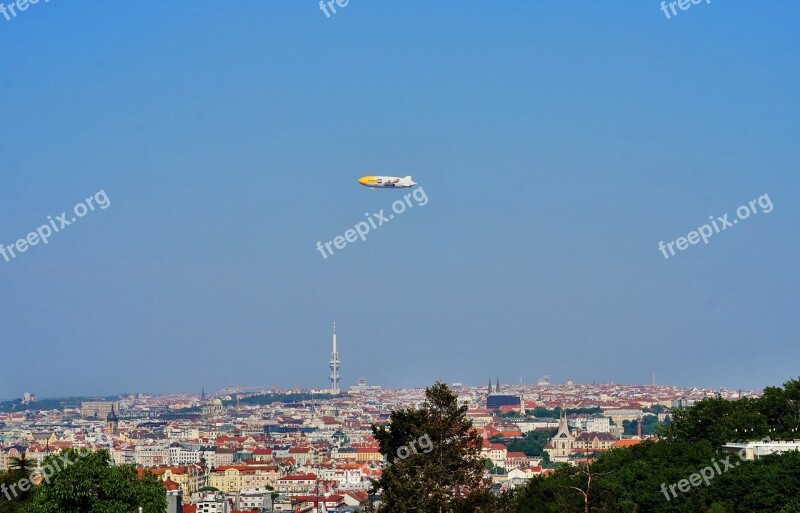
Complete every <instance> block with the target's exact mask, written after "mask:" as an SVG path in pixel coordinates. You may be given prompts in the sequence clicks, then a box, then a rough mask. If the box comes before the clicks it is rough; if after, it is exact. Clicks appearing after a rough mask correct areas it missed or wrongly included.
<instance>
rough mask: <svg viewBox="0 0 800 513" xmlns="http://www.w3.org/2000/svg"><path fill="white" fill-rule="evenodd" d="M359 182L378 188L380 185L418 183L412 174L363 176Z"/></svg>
mask: <svg viewBox="0 0 800 513" xmlns="http://www.w3.org/2000/svg"><path fill="white" fill-rule="evenodd" d="M358 183H360V184H361V185H364V186H366V187H371V188H373V189H377V188H379V187H414V186H415V185H417V183H416V182H415V181H413V180H412V179H411V176H406V177H404V178H399V177H397V176H362V177H361V178H359V179H358Z"/></svg>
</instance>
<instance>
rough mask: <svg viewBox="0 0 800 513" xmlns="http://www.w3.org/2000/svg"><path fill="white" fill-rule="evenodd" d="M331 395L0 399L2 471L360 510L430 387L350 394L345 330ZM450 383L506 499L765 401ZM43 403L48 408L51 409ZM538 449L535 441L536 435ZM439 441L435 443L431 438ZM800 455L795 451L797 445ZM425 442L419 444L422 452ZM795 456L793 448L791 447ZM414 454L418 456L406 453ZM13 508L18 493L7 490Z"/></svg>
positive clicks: (272, 391) (371, 387) (216, 512)
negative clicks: (391, 444)
mask: <svg viewBox="0 0 800 513" xmlns="http://www.w3.org/2000/svg"><path fill="white" fill-rule="evenodd" d="M329 362H330V375H329V377H328V379H329V384H330V386H329V387H328V388H319V389H312V390H302V389H292V390H286V389H281V388H269V387H240V386H235V387H230V388H226V389H223V390H220V391H216V392H213V393H212V392H208V393H207V392H206V390H205V389H204V388H201V391H200V392H199V393H197V394H176V395H148V394H131V395H123V396H119V397H114V398H108V397H107V398H102V400H90V399H86V400H82V401H80V402H79V403H78V402H74V401H70V400H68V399H67V400H59V401H58V402H59V403H60V404H59V405H58V406H56V407H53V406H54V401H53V400H39V399H38V398H37V397H36V395H35V394H34V393H31V392H25V393H24V394H22V397H21V398H20V399H18V400H17V401H9V402H5V403H0V405H1V406H2V409H1V410H0V472H2V471H8V470H9V469H10V467H11V465H12V463H11V462H12V460H13V459H14V458H19V457H20V456H21V455H23V454H24V455H26V457H27V458H29V459H31V460H33V461H36V462H38V463H39V464H41V462H42V461H44V459H45V458H46V457H48V456H51V455H54V454H58V453H60V452H62V451H65V450H69V449H76V450H79V449H85V450H91V451H97V450H103V451H108V453H109V454H110V457H111V459H112V461H113V463H114V464H115V465H134V466H136V467H137V468H139V469H141V470H143V471H144V470H146V471H149V472H151V473H152V474H154V475H156V476H158V478H159V479H160V480H161V481H162V482H163V486H164V489H165V493H166V494H167V498H168V507H169V509H168V511H169V512H170V513H182V512H183V513H198V512H199V513H232V512H241V511H265V512H266V511H291V512H295V511H301V512H318V511H337V512H348V511H363V510H365V509H368V508H370V507H371V506H374V504H375V501H376V499H377V497H376V495H375V494H374V489H373V481H374V480H375V479H378V478H379V477H380V476H381V473H382V472H383V469H384V468H385V467H386V465H387V463H388V462H387V459H386V456H385V455H384V454H382V452H381V447H380V445H379V443H378V442H377V440H376V438H375V437H374V436H373V431H372V426H375V425H380V424H384V423H386V422H387V421H388V420H389V419H390V413H391V412H392V411H395V410H401V409H404V408H415V407H420V406H421V405H422V404H423V403H424V401H425V390H423V389H384V388H383V387H381V386H380V385H377V384H370V383H368V382H367V380H365V379H363V378H361V379H358V380H357V381H356V383H355V384H353V385H351V386H349V387H347V388H346V389H342V388H341V383H342V381H341V374H340V369H341V364H342V362H341V359H340V356H339V346H338V343H337V338H336V324H335V323H334V324H333V334H332V341H331V353H330V360H329ZM653 379H654V382H653V383H651V384H646V385H625V384H613V383H603V384H580V383H574V382H573V381H572V380H568V381H567V382H565V383H551V381H550V377H549V376H542V377H541V378H540V379H538V381H537V383H536V384H503V383H501V382H500V380H499V378H495V379H494V380H492V379H489V380H488V384H485V385H465V384H462V383H452V384H449V385H448V386H449V388H450V390H452V392H453V393H454V394H456V396H457V402H458V404H459V405H460V406H464V407H466V417H467V418H468V419H469V421H470V422H471V424H472V426H473V428H474V430H475V431H476V432H477V433H478V434H479V435H480V437H481V439H482V441H483V443H482V447H481V449H480V455H481V457H482V458H483V459H484V460H485V461H486V462H487V467H486V473H485V476H484V477H485V478H486V479H487V480H490V481H491V482H492V483H493V488H494V489H495V491H496V492H497V493H502V492H505V491H508V490H512V489H514V488H516V487H520V486H522V487H524V485H525V484H526V483H527V482H528V480H530V479H531V478H532V477H534V476H547V475H548V473H550V472H552V471H553V469H554V468H556V466H557V465H558V464H569V465H577V464H579V463H585V462H587V461H591V460H593V459H594V458H596V457H597V456H599V455H600V454H602V453H603V452H605V451H609V450H611V449H614V448H617V447H627V446H631V445H635V444H638V443H641V442H642V441H644V440H647V439H652V438H655V436H656V435H655V433H656V428H657V427H658V426H663V425H665V424H668V423H669V422H670V420H671V415H672V412H673V411H675V410H680V409H684V408H688V407H691V406H693V405H694V404H695V402H697V401H701V400H703V399H706V398H722V399H725V400H730V401H733V400H737V399H741V398H746V397H757V396H758V395H759V392H758V391H750V390H741V389H739V390H731V389H725V388H722V389H710V388H687V387H676V386H669V385H658V384H656V383H655V376H654V378H653ZM47 405H50V406H49V407H48V406H47ZM532 435H535V437H536V438H537V439H538V440H539V443H538V445H537V444H536V443H528V442H526V440H528V439H529V438H533V436H532ZM428 443H430V441H428ZM797 444H798V445H800V442H797ZM425 448H426V447H425V445H424V444H423V443H422V442H420V446H419V448H417V447H416V446H414V447H413V450H417V449H420V450H423V451H424V449H425ZM796 448H797V447H795V449H796ZM411 450H412V449H409V451H411ZM5 493H6V495H7V498H8V499H11V495H10V494H13V493H16V492H15V490H14V489H9V490H6V491H5Z"/></svg>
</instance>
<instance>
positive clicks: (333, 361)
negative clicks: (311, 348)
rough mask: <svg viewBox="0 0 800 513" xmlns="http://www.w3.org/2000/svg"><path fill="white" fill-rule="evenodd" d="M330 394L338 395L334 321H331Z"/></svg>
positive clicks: (337, 357) (337, 353)
mask: <svg viewBox="0 0 800 513" xmlns="http://www.w3.org/2000/svg"><path fill="white" fill-rule="evenodd" d="M330 363H331V393H332V394H334V395H338V394H339V363H341V362H340V361H339V352H338V351H337V350H336V321H333V352H332V353H331V362H330Z"/></svg>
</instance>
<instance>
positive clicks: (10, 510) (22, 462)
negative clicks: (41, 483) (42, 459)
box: [0, 453, 36, 513]
mask: <svg viewBox="0 0 800 513" xmlns="http://www.w3.org/2000/svg"><path fill="white" fill-rule="evenodd" d="M8 467H9V470H8V472H7V473H5V474H4V475H2V476H0V489H2V494H0V513H14V512H18V511H24V510H25V507H26V505H27V504H28V502H30V500H31V495H32V494H33V485H32V484H31V476H32V475H33V472H34V470H35V469H36V462H35V461H33V460H30V459H28V456H27V454H26V453H22V454H21V455H20V456H16V457H12V458H11V459H10V461H9V465H8Z"/></svg>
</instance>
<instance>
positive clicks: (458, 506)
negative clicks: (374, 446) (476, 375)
mask: <svg viewBox="0 0 800 513" xmlns="http://www.w3.org/2000/svg"><path fill="white" fill-rule="evenodd" d="M466 413H467V407H466V406H458V401H457V398H456V396H455V394H453V393H452V392H451V391H450V389H449V388H448V387H447V385H444V384H442V383H439V382H437V383H436V384H434V385H433V386H431V387H430V388H428V389H426V391H425V402H424V403H423V405H422V407H421V408H419V409H417V408H407V409H403V410H396V411H393V412H392V413H391V416H390V418H389V423H388V425H381V426H373V427H372V431H373V433H374V435H375V438H376V439H377V440H378V442H379V443H380V452H381V454H382V455H383V456H384V457H385V458H386V461H387V466H386V467H385V468H384V469H383V473H382V476H381V478H380V480H378V481H375V482H374V483H373V486H374V488H375V490H376V491H378V490H379V491H381V506H380V509H379V512H391V513H411V512H415V513H420V512H425V513H452V512H457V511H473V512H478V511H492V510H491V509H483V508H488V507H491V504H492V502H493V500H492V497H491V494H490V493H489V485H488V484H487V483H484V482H483V478H482V476H483V471H484V466H483V465H484V463H483V461H482V459H481V458H480V450H481V444H482V440H481V438H480V436H479V435H478V434H477V432H476V431H475V430H474V429H472V422H471V421H470V420H469V419H467V416H466ZM421 440H425V443H424V444H423V443H421V442H420V441H421ZM425 449H429V450H425ZM470 507H471V508H477V509H471V510H470V509H465V508H470Z"/></svg>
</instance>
